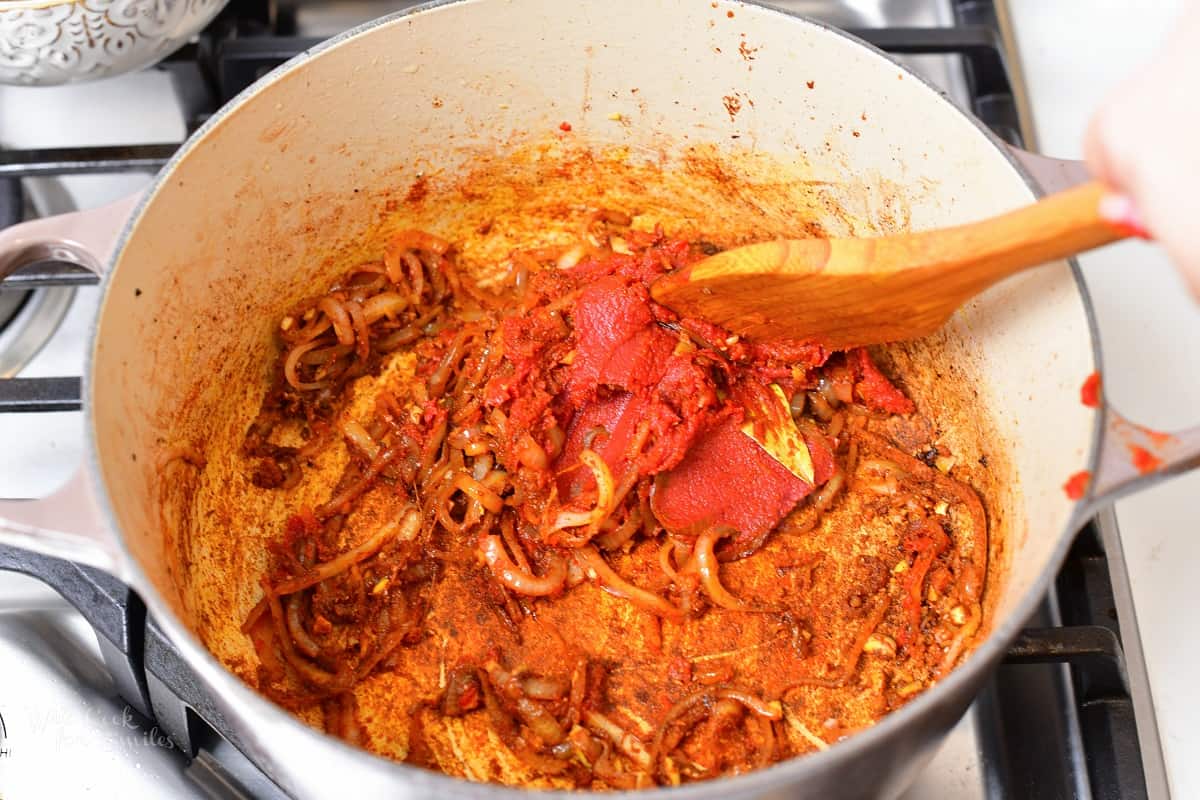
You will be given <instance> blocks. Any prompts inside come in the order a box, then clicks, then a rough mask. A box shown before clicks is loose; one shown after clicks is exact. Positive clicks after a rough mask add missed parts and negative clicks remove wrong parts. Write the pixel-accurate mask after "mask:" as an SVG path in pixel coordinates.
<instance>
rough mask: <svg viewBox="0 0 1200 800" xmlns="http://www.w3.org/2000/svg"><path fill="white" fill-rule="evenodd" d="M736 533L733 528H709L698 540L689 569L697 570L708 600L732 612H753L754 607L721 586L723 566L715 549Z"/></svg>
mask: <svg viewBox="0 0 1200 800" xmlns="http://www.w3.org/2000/svg"><path fill="white" fill-rule="evenodd" d="M735 533H736V531H734V530H733V529H732V528H723V527H716V528H709V529H708V530H706V531H705V532H704V533H702V534H700V536H699V537H697V539H696V546H695V547H694V548H693V549H692V553H693V557H692V561H691V562H689V564H688V568H689V569H695V571H696V573H697V574H698V575H699V576H700V585H701V586H703V587H704V591H705V593H706V594H707V595H708V598H709V599H710V600H712V601H713V603H715V604H716V605H718V606H720V607H721V608H726V609H729V610H730V611H753V610H755V609H754V608H753V607H752V606H750V605H747V604H746V603H744V602H742V601H741V600H739V599H738V598H736V597H734V596H733V595H732V594H730V592H729V590H728V589H726V588H725V587H724V586H723V585H722V584H721V576H720V566H721V565H720V563H719V562H718V561H717V556H716V554H715V553H713V547H714V546H715V545H716V543H717V542H718V541H720V540H721V539H723V538H724V537H726V536H730V535H733V534H735Z"/></svg>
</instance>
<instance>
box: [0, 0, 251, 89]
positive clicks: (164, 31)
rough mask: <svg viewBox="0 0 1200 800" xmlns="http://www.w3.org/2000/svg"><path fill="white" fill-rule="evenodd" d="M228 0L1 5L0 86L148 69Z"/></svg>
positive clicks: (65, 0)
mask: <svg viewBox="0 0 1200 800" xmlns="http://www.w3.org/2000/svg"><path fill="white" fill-rule="evenodd" d="M227 2H228V0H156V2H153V3H148V2H143V0H15V2H6V3H4V5H3V6H0V83H9V84H13V85H16V86H53V85H56V84H60V83H77V82H82V81H90V80H96V79H98V78H107V77H111V76H113V75H120V74H121V73H123V72H132V71H133V70H137V69H142V68H143V67H148V66H150V65H151V64H155V63H157V62H159V61H161V60H162V59H164V58H166V57H167V56H169V55H170V54H171V53H173V52H175V51H176V50H178V49H179V48H180V47H182V46H183V45H184V44H185V43H186V42H187V41H188V39H190V38H192V37H193V36H195V35H196V34H197V33H199V32H200V31H201V30H202V29H203V28H204V26H205V25H207V24H208V23H209V22H210V21H212V19H213V17H215V16H216V15H217V14H218V12H220V10H221V9H222V8H224V7H225V3H227Z"/></svg>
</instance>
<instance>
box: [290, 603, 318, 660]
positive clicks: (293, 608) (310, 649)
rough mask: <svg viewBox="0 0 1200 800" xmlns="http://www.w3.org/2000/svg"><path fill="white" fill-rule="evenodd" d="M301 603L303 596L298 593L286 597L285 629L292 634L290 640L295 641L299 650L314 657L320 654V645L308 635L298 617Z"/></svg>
mask: <svg viewBox="0 0 1200 800" xmlns="http://www.w3.org/2000/svg"><path fill="white" fill-rule="evenodd" d="M303 603H304V597H303V595H301V594H299V593H297V594H293V595H291V596H290V597H288V599H287V604H286V606H285V609H284V610H285V611H286V612H287V629H288V633H290V634H291V635H292V641H294V642H295V643H296V646H297V647H299V648H300V651H301V652H302V653H304V655H306V656H308V657H309V658H316V657H317V656H318V655H320V654H321V646H320V645H319V644H317V642H316V640H315V639H313V638H312V637H311V636H309V635H308V631H307V630H305V628H304V622H303V621H302V620H301V619H300V609H301V605H302V604H303Z"/></svg>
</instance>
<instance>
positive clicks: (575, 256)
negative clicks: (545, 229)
mask: <svg viewBox="0 0 1200 800" xmlns="http://www.w3.org/2000/svg"><path fill="white" fill-rule="evenodd" d="M586 255H587V245H583V244H577V245H574V246H573V247H571V248H569V249H568V250H567V251H566V252H565V253H563V254H562V255H561V256H559V257H558V261H556V262H555V264H554V265H555V266H556V267H558V268H559V269H570V268H571V267H574V266H575V265H576V264H578V263H579V262H580V261H583V257H584V256H586Z"/></svg>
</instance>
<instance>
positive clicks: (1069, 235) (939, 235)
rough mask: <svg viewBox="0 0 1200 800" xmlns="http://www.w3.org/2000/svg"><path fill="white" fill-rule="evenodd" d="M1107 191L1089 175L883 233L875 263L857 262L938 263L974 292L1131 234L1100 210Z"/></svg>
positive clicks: (880, 265)
mask: <svg viewBox="0 0 1200 800" xmlns="http://www.w3.org/2000/svg"><path fill="white" fill-rule="evenodd" d="M1107 192H1108V189H1106V187H1105V186H1104V185H1103V184H1101V183H1100V182H1098V181H1090V182H1088V183H1084V184H1081V185H1080V186H1076V187H1075V188H1073V189H1068V190H1066V191H1063V192H1059V193H1057V194H1052V195H1048V196H1046V197H1044V198H1042V199H1041V200H1039V201H1038V202H1036V203H1034V204H1032V205H1028V206H1023V207H1021V208H1018V209H1016V210H1015V211H1010V212H1008V213H1007V214H1001V215H1000V216H997V217H992V218H990V219H987V220H982V221H980V222H974V223H970V224H967V225H960V226H957V227H954V228H942V229H938V230H933V231H927V232H924V233H916V234H912V235H910V236H895V237H887V238H886V239H883V240H879V243H880V244H882V243H883V242H885V241H886V242H888V246H885V247H882V248H876V256H877V258H876V259H874V263H872V264H870V265H867V264H862V265H860V267H865V268H866V271H870V272H891V271H895V270H899V269H920V268H928V267H936V268H937V269H938V270H939V271H944V273H946V274H947V277H949V273H951V272H962V273H966V274H963V275H962V277H963V278H967V280H965V281H964V283H965V284H968V285H969V286H970V287H971V289H972V292H974V291H979V290H981V289H982V288H984V287H986V286H989V285H991V284H992V283H995V282H996V281H998V280H1000V279H1001V278H1004V277H1007V276H1008V275H1011V274H1013V273H1014V272H1019V271H1020V270H1023V269H1026V268H1029V267H1034V266H1037V265H1039V264H1044V263H1046V262H1048V261H1055V260H1057V259H1060V258H1065V257H1067V256H1072V255H1075V254H1076V253H1081V252H1083V251H1085V250H1091V249H1092V248H1094V247H1099V246H1100V245H1103V244H1107V243H1109V242H1113V241H1116V240H1118V239H1123V238H1125V237H1126V236H1129V235H1130V234H1131V233H1132V231H1130V230H1128V229H1127V228H1125V227H1124V226H1122V225H1119V224H1117V223H1114V222H1112V221H1111V220H1108V219H1105V218H1104V217H1102V216H1101V215H1100V201H1101V199H1102V198H1103V197H1104V195H1105V194H1106V193H1107ZM835 261H836V259H835ZM956 282H957V281H956ZM964 288H967V287H966V286H964Z"/></svg>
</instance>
